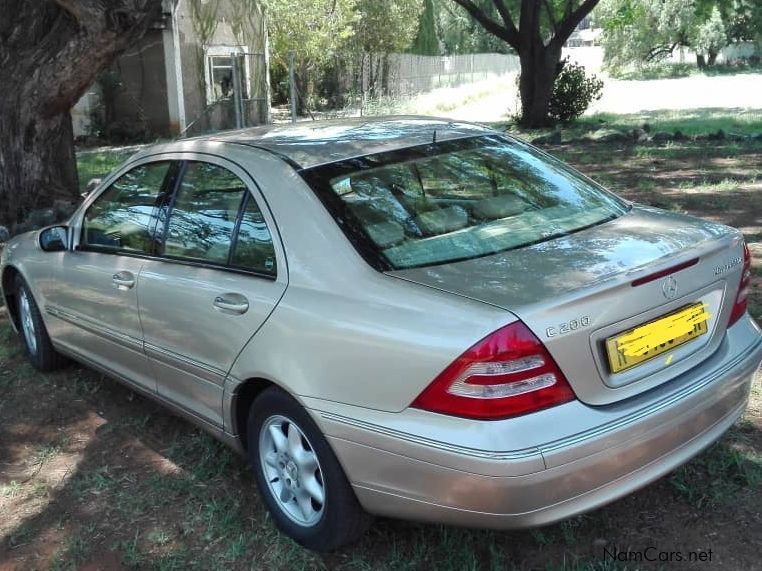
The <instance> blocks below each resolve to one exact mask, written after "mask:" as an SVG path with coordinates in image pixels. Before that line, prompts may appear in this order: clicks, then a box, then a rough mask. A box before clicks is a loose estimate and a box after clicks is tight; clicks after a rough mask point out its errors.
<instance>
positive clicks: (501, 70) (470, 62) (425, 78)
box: [387, 54, 520, 95]
mask: <svg viewBox="0 0 762 571" xmlns="http://www.w3.org/2000/svg"><path fill="white" fill-rule="evenodd" d="M388 65H389V79H388V83H387V94H388V95H416V94H419V93H424V92H426V91H431V90H433V89H438V88H440V87H458V86H460V85H465V84H467V83H474V82H477V81H482V80H485V79H490V78H494V77H500V76H503V75H506V74H509V73H516V72H518V71H519V68H520V64H519V58H518V57H516V56H514V55H504V54H468V55H456V56H418V55H412V54H392V55H390V56H389V64H388Z"/></svg>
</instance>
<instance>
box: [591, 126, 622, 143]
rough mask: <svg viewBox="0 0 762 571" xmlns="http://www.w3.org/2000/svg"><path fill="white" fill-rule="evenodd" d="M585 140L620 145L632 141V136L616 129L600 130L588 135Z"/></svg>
mask: <svg viewBox="0 0 762 571" xmlns="http://www.w3.org/2000/svg"><path fill="white" fill-rule="evenodd" d="M584 138H585V139H587V140H589V141H596V142H598V143H618V142H625V141H629V140H630V136H629V135H628V134H627V133H623V132H622V131H616V130H614V129H600V130H599V131H594V132H593V133H588V134H587V135H585V137H584Z"/></svg>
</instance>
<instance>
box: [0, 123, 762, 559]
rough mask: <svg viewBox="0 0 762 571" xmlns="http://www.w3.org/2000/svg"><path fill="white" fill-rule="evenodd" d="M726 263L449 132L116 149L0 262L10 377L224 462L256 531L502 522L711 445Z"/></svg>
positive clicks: (531, 164)
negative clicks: (62, 218) (95, 182)
mask: <svg viewBox="0 0 762 571" xmlns="http://www.w3.org/2000/svg"><path fill="white" fill-rule="evenodd" d="M750 263H751V260H750V257H749V251H748V249H747V248H746V246H745V245H744V242H743V239H742V236H741V234H740V233H739V232H738V231H736V230H734V229H732V228H728V227H726V226H722V225H719V224H714V223H711V222H706V221H703V220H698V219H696V218H691V217H688V216H683V215H679V214H675V213H670V212H664V211H661V210H658V209H655V208H647V207H643V206H638V205H636V204H631V203H629V202H626V201H624V200H622V199H620V198H617V197H616V196H614V195H612V194H610V193H609V192H607V191H605V190H604V189H603V188H601V187H600V186H598V185H597V184H595V183H594V182H592V181H591V180H589V179H587V178H585V177H584V176H582V175H580V174H579V173H578V172H576V171H574V170H572V169H571V168H569V167H567V166H565V165H564V164H562V163H561V162H559V161H557V160H555V159H553V158H551V157H550V156H548V155H546V154H544V153H542V152H540V151H538V150H537V149H535V148H533V147H531V146H529V145H527V144H525V143H522V142H520V141H518V140H515V139H513V138H511V137H508V136H506V135H504V134H501V133H498V132H496V131H493V130H489V129H486V128H482V127H479V126H475V125H470V124H463V123H453V122H447V121H440V120H432V119H423V118H386V119H376V120H365V119H363V120H353V121H339V122H326V123H315V124H308V125H296V126H287V127H263V128H256V129H249V130H243V131H236V132H230V133H224V134H220V135H216V136H208V137H204V138H198V139H191V140H184V141H178V142H174V143H169V144H163V145H159V146H155V147H152V148H149V149H147V150H144V151H141V152H140V153H138V154H137V155H135V156H134V157H132V158H131V159H130V160H129V161H127V162H126V163H125V164H124V165H123V166H122V167H120V168H119V169H117V170H116V171H115V172H114V173H113V174H112V175H110V176H109V177H108V178H107V179H105V180H104V181H103V182H102V184H101V185H100V186H99V187H98V188H97V189H96V190H95V191H93V192H92V193H91V194H90V195H89V196H88V197H87V198H86V200H85V201H84V203H83V204H82V205H81V206H80V207H79V209H78V210H77V211H76V213H75V214H74V215H73V216H72V218H71V219H70V220H69V221H68V223H67V224H65V225H62V226H56V227H51V228H48V229H45V230H43V231H36V232H32V233H28V234H25V235H22V236H19V237H17V238H15V239H14V240H12V241H11V242H10V243H9V244H8V245H7V246H6V248H5V250H4V251H3V253H2V263H1V265H0V271H1V272H2V288H3V293H4V296H5V301H6V303H7V305H8V307H9V309H10V315H11V317H12V320H13V323H14V325H15V327H16V328H17V330H18V331H19V332H20V337H21V339H22V340H23V342H24V343H25V346H26V351H27V353H28V355H29V358H30V359H31V361H32V363H33V364H34V365H35V366H37V367H38V368H39V369H42V370H50V369H52V368H54V367H56V366H58V365H59V364H60V363H61V360H62V356H66V357H70V358H73V359H76V360H77V361H81V362H82V363H85V364H87V365H89V366H91V367H93V368H96V369H99V370H101V371H103V372H105V373H107V374H108V375H110V376H112V377H115V378H117V379H120V380H122V381H123V382H125V383H127V384H128V385H129V386H131V387H132V388H134V389H135V390H137V391H140V392H141V393H144V394H146V395H149V396H151V397H153V398H155V399H157V400H159V401H161V402H163V403H165V404H167V405H168V406H170V407H171V408H173V409H174V410H175V411H177V412H179V413H181V414H182V415H184V416H186V417H188V418H190V419H191V420H192V421H194V422H196V423H197V424H199V425H201V426H202V427H204V428H205V429H207V430H209V431H210V432H212V433H213V434H215V435H216V436H218V437H219V438H221V439H222V440H224V441H226V442H228V443H229V444H230V445H232V446H234V447H236V448H237V449H239V450H240V451H242V452H245V453H246V454H247V455H248V458H249V459H250V461H251V464H252V469H253V473H254V475H255V477H256V481H257V484H258V486H259V489H260V491H261V493H262V496H263V498H264V500H265V502H266V504H267V506H268V508H269V510H270V511H271V513H272V516H273V518H274V520H275V522H276V523H277V524H278V526H279V527H280V528H281V529H282V530H284V531H285V532H286V533H287V534H289V535H290V536H291V537H293V538H295V539H296V540H297V541H299V542H301V543H302V544H303V545H305V546H308V547H310V548H313V549H321V550H328V549H332V548H335V547H337V546H340V545H343V544H345V543H347V542H349V541H351V540H353V539H355V538H356V537H358V535H359V534H361V533H362V531H363V530H364V529H365V528H366V526H367V524H368V522H369V515H368V514H379V515H384V516H391V517H397V518H410V519H416V520H427V521H434V522H445V523H449V524H456V525H465V526H476V527H492V528H515V527H527V526H537V525H542V524H546V523H549V522H553V521H557V520H560V519H562V518H566V517H569V516H571V515H574V514H578V513H580V512H583V511H586V510H590V509H593V508H595V507H597V506H600V505H603V504H605V503H607V502H610V501H611V500H613V499H615V498H618V497H620V496H622V495H625V494H628V493H629V492H632V491H633V490H635V489H637V488H639V487H641V486H644V485H645V484H647V483H649V482H651V481H653V480H655V479H656V478H659V477H660V476H662V475H664V474H666V473H667V472H669V471H671V470H673V469H674V468H675V467H677V466H679V465H680V464H682V463H684V462H685V461H687V460H688V459H689V458H691V457H692V456H694V455H695V454H697V453H698V452H699V451H701V450H702V449H703V448H705V447H706V446H707V445H709V444H710V443H712V442H713V441H715V440H717V439H718V438H719V437H720V435H722V433H723V432H724V431H725V430H726V429H727V428H728V427H730V426H731V425H732V424H733V422H734V421H735V420H736V419H737V418H738V416H739V415H740V414H741V413H742V411H743V410H744V407H745V405H746V402H747V398H748V394H749V389H750V384H751V382H752V377H753V374H754V371H755V370H756V368H757V366H758V365H759V363H760V360H761V359H762V341H761V337H760V330H759V328H758V327H757V325H756V324H755V323H754V321H753V320H752V319H751V318H750V317H749V315H748V313H747V312H746V296H747V293H748V284H749V280H750Z"/></svg>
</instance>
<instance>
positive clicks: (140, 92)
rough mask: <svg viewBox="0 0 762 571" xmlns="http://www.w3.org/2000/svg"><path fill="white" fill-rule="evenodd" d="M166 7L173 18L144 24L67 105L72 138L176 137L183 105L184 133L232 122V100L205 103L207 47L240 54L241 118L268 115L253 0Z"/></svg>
mask: <svg viewBox="0 0 762 571" xmlns="http://www.w3.org/2000/svg"><path fill="white" fill-rule="evenodd" d="M173 6H176V8H175V10H176V12H175V14H174V19H171V18H170V19H167V20H165V22H164V25H165V29H163V30H162V29H152V30H150V31H149V32H148V33H147V34H146V35H145V36H144V37H143V39H142V40H140V42H139V43H138V44H137V45H136V46H134V47H133V48H131V49H130V50H128V51H127V52H126V53H125V54H123V55H122V56H121V57H120V58H119V59H118V60H117V61H116V63H115V64H114V65H113V66H112V67H111V68H110V69H109V70H107V72H105V73H104V74H102V76H101V77H100V78H99V80H98V82H97V83H96V84H95V85H94V86H93V88H92V89H91V90H90V92H89V93H88V94H87V95H86V96H85V97H84V98H83V100H82V101H80V102H79V103H78V104H77V105H76V106H75V108H74V109H73V110H72V120H73V123H74V133H75V136H77V137H83V136H87V135H100V136H101V137H103V138H107V139H111V140H114V141H119V140H127V139H143V140H150V139H153V138H156V137H170V136H176V135H179V134H181V130H182V124H183V121H182V120H181V117H180V116H181V115H182V111H183V108H184V116H185V124H186V126H187V127H186V134H198V133H205V132H211V131H217V130H221V129H229V128H233V127H235V125H236V121H235V112H234V108H233V101H232V98H229V99H223V100H221V101H214V102H211V104H210V101H209V99H208V97H207V81H206V74H205V67H206V66H207V65H208V60H207V57H208V51H209V49H210V48H212V49H216V50H217V51H219V50H220V49H228V48H229V49H231V50H235V51H239V52H240V51H245V52H246V54H245V56H244V57H245V61H246V67H247V69H248V73H246V74H245V81H246V89H245V91H246V92H247V95H248V98H247V100H245V102H244V116H245V117H244V123H245V124H246V125H255V124H260V123H264V122H267V121H268V120H269V80H268V76H267V56H266V53H265V52H266V32H265V25H264V18H263V16H262V12H261V9H260V7H259V0H178V2H177V4H173V3H171V2H169V3H167V4H166V5H165V10H170V9H171V8H172V7H173ZM173 21H174V22H176V24H177V36H178V37H177V40H178V41H177V42H175V37H174V33H175V31H174V30H173V29H172V24H173ZM176 45H179V57H177V54H176V53H175V46H176ZM240 46H245V48H246V49H245V50H244V49H243V48H241V47H240ZM178 67H179V69H178ZM178 76H179V77H180V81H181V83H182V92H183V96H182V102H180V101H178V91H179V90H178V89H177V87H176V81H177V78H178Z"/></svg>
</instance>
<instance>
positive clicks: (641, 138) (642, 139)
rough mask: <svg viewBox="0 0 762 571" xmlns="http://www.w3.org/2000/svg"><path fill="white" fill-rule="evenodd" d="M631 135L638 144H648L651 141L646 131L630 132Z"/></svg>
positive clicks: (635, 130) (636, 130) (634, 130)
mask: <svg viewBox="0 0 762 571" xmlns="http://www.w3.org/2000/svg"><path fill="white" fill-rule="evenodd" d="M630 135H631V136H632V140H633V141H635V142H636V143H647V142H648V141H650V140H651V137H650V136H649V135H648V133H647V132H646V131H645V130H644V129H633V130H632V131H631V132H630Z"/></svg>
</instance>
